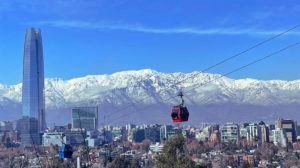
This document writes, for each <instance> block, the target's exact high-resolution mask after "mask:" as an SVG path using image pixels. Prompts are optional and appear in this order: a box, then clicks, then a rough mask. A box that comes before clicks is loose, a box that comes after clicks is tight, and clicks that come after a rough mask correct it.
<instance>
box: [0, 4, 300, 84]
mask: <svg viewBox="0 0 300 168" xmlns="http://www.w3.org/2000/svg"><path fill="white" fill-rule="evenodd" d="M299 20H300V2H299V1H297V0H289V1H279V0H278V1H276V0H268V1H261V0H257V1H247V2H246V1H238V0H223V1H221V0H218V1H216V0H210V1H200V0H188V1H187V0H181V1H179V0H107V1H103V0H51V1H46V0H30V1H28V0H19V1H11V0H0V83H2V84H17V83H20V82H21V81H22V59H23V58H22V57H23V43H24V35H25V28H27V27H40V28H41V29H42V36H43V44H44V57H45V75H46V77H47V78H54V77H58V78H63V79H71V78H75V77H82V76H85V75H90V74H110V73H114V72H118V71H123V70H138V69H145V68H151V69H154V70H157V71H161V72H192V71H201V70H203V69H205V68H207V67H208V66H210V65H212V64H214V63H216V62H218V61H220V60H222V59H224V58H227V57H229V56H232V55H233V54H236V53H238V52H240V51H242V50H244V49H246V48H248V47H250V46H251V45H254V44H256V43H258V42H260V41H262V40H264V39H267V38H269V37H271V36H273V35H274V34H276V33H278V32H280V31H283V30H286V29H288V28H290V27H293V26H295V25H297V24H300V22H299ZM299 37H300V28H299V29H296V30H295V31H293V32H291V33H289V34H287V35H285V36H282V37H280V38H278V39H276V40H273V41H272V42H270V43H268V44H266V45H264V46H262V47H259V48H257V49H255V50H253V51H251V52H249V53H247V54H245V55H243V56H241V57H239V58H237V59H235V60H233V61H231V62H229V63H226V64H224V65H222V66H219V67H217V68H215V69H213V70H211V71H210V72H211V73H220V74H223V73H226V72H229V71H231V70H233V69H234V68H237V67H239V66H242V65H244V64H247V63H248V62H250V61H253V60H255V59H258V58H259V57H262V56H265V55H267V54H269V53H271V52H273V51H275V50H278V49H280V48H283V47H285V46H287V45H289V44H291V43H294V42H297V41H298V40H299ZM299 50H300V46H297V47H294V48H292V49H290V50H288V51H286V52H284V53H282V54H279V55H277V56H275V57H272V58H270V59H267V60H265V61H263V62H260V63H258V64H256V65H254V66H252V67H249V68H247V69H245V70H242V71H239V72H238V73H235V74H233V75H231V76H230V77H232V78H236V79H238V78H247V77H249V78H257V79H264V80H268V79H282V80H295V79H300V66H299V64H300V52H299Z"/></svg>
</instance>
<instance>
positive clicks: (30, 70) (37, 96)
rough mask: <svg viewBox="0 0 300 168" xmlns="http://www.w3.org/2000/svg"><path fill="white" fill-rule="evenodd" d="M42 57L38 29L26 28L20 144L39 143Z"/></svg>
mask: <svg viewBox="0 0 300 168" xmlns="http://www.w3.org/2000/svg"><path fill="white" fill-rule="evenodd" d="M44 92H45V89H44V59H43V45H42V36H41V31H40V29H34V28H29V29H26V35H25V44H24V58H23V88H22V114H23V121H22V144H23V145H26V144H32V143H33V142H34V143H36V144H40V136H39V134H40V132H41V131H43V130H44V129H45V128H46V120H45V93H44Z"/></svg>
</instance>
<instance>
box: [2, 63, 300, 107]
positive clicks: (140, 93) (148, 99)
mask: <svg viewBox="0 0 300 168" xmlns="http://www.w3.org/2000/svg"><path fill="white" fill-rule="evenodd" d="M217 78H220V75H218V74H209V73H202V72H198V71H195V72H191V73H162V72H157V71H155V70H151V69H142V70H138V71H133V70H132V71H122V72H116V73H113V74H105V75H88V76H85V77H81V78H74V79H71V80H63V79H60V78H51V79H46V80H45V86H46V94H45V95H46V105H47V107H57V108H58V107H62V106H65V105H67V104H69V103H71V104H76V103H78V102H95V101H96V102H97V103H100V104H101V102H114V103H115V104H122V103H135V102H143V103H146V104H149V103H155V102H157V101H162V100H165V99H168V98H170V97H172V96H174V95H176V93H177V92H178V91H179V90H183V91H184V92H187V93H186V97H187V103H196V102H197V103H202V104H205V103H222V102H223V103H224V102H225V103H226V102H235V103H250V104H261V105H266V104H274V103H277V104H289V103H300V80H295V81H282V80H270V81H261V80H255V79H250V78H247V79H238V80H234V79H230V78H226V77H224V78H221V79H218V80H216V81H213V82H209V81H211V80H214V79H217ZM178 81H182V82H180V83H178ZM203 84H205V85H204V86H200V85H203ZM21 91H22V85H21V84H18V85H11V86H8V85H1V84H0V98H2V100H3V98H5V99H9V100H11V101H14V102H17V103H20V102H21ZM0 101H1V99H0ZM169 103H173V100H170V101H169Z"/></svg>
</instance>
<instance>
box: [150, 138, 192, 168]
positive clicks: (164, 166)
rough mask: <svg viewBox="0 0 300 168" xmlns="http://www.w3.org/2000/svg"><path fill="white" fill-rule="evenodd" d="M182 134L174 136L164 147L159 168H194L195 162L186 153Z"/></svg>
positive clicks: (158, 160)
mask: <svg viewBox="0 0 300 168" xmlns="http://www.w3.org/2000/svg"><path fill="white" fill-rule="evenodd" d="M183 146H184V137H183V136H182V134H178V135H175V136H173V137H172V138H171V139H170V140H169V141H168V142H167V143H166V144H165V146H164V149H163V151H162V153H161V155H159V156H158V158H157V161H156V164H157V167H158V168H194V167H196V165H195V162H194V161H193V160H192V159H191V158H190V157H189V156H188V155H186V154H185V152H184V147H183Z"/></svg>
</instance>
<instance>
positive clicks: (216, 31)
mask: <svg viewBox="0 0 300 168" xmlns="http://www.w3.org/2000/svg"><path fill="white" fill-rule="evenodd" d="M35 25H38V26H43V25H46V26H52V27H61V28H82V29H98V30H126V31H137V32H145V33H155V34H183V33H185V34H195V35H272V34H279V33H280V32H282V31H266V30H256V29H240V28H212V29H201V28H195V27H177V28H152V27H144V26H140V25H137V24H135V25H128V24H106V23H91V22H83V21H40V22H37V23H35ZM289 34H293V35H300V32H299V31H292V32H289Z"/></svg>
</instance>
